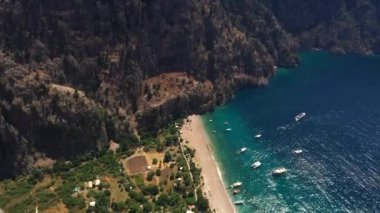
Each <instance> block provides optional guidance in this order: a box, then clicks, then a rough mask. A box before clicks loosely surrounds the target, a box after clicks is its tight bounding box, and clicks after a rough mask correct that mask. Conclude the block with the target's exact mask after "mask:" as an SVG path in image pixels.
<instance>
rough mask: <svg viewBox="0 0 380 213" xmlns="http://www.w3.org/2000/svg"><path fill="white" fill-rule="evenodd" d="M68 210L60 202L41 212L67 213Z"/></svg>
mask: <svg viewBox="0 0 380 213" xmlns="http://www.w3.org/2000/svg"><path fill="white" fill-rule="evenodd" d="M68 212H69V210H68V209H67V208H66V206H65V204H63V203H62V202H60V203H58V204H57V205H55V206H52V207H50V208H48V209H46V210H44V211H43V213H68Z"/></svg>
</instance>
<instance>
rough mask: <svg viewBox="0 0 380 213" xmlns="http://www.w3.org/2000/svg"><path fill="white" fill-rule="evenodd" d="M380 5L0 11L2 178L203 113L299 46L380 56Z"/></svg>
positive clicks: (168, 4)
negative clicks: (45, 162) (45, 161)
mask: <svg viewBox="0 0 380 213" xmlns="http://www.w3.org/2000/svg"><path fill="white" fill-rule="evenodd" d="M379 8H380V5H379V2H378V1H376V0H372V1H371V0H336V1H333V2H331V1H327V0H307V1H305V0H271V1H264V0H216V1H215V0H213V1H211V0H202V1H201V0H181V1H170V0H169V1H168V0H155V1H153V0H128V1H122V0H112V1H102V0H99V1H92V0H88V1H77V0H67V1H57V0H50V1H44V0H12V1H1V2H0V52H1V54H0V178H2V177H7V176H13V175H17V174H20V173H23V172H28V171H29V170H30V169H31V168H32V167H33V165H35V162H36V161H37V160H39V159H45V158H53V159H58V158H64V159H70V158H73V157H75V156H78V155H80V154H84V153H89V152H96V151H97V150H100V149H103V148H104V147H106V146H107V144H108V140H109V139H113V140H116V141H118V140H120V139H122V138H123V139H125V138H128V137H130V136H131V135H133V134H137V133H138V131H141V130H144V131H152V130H155V129H157V128H159V127H160V126H162V125H165V124H167V123H168V122H169V121H170V120H173V119H175V118H179V117H181V116H184V115H186V114H190V113H203V112H206V111H209V110H211V109H213V108H214V107H215V106H216V105H218V104H222V103H224V102H225V101H227V100H228V99H229V98H231V97H232V96H233V93H234V91H235V90H237V89H239V88H241V87H246V86H262V85H265V84H266V83H267V81H268V79H269V78H270V77H271V76H272V75H273V74H274V73H275V66H292V65H294V64H296V63H298V60H297V58H296V56H295V52H296V51H297V50H299V49H304V50H310V49H312V48H323V49H326V50H330V51H334V52H358V53H370V52H379V50H380V49H379V48H380V43H379V42H380V37H379V35H380V33H379V29H380V15H379V14H380V11H379Z"/></svg>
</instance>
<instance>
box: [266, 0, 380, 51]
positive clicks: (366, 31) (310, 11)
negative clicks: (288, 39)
mask: <svg viewBox="0 0 380 213" xmlns="http://www.w3.org/2000/svg"><path fill="white" fill-rule="evenodd" d="M263 2H264V3H265V4H267V6H268V7H269V8H270V9H271V10H272V11H273V13H274V15H275V16H276V18H277V20H278V21H279V23H280V24H281V25H282V26H283V29H285V30H286V31H287V32H290V33H291V34H293V36H294V37H295V38H296V39H297V40H298V42H299V44H300V48H301V49H303V50H310V49H311V48H320V49H325V50H328V51H331V52H334V53H345V52H350V53H360V54H368V53H377V54H378V53H379V52H380V48H379V47H380V46H379V42H380V15H379V14H380V5H379V1H377V0H337V1H329V0H319V1H303V0H271V1H263Z"/></svg>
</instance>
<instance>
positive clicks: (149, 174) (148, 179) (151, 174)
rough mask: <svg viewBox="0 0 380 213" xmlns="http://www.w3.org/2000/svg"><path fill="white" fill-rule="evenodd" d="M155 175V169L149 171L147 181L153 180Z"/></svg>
mask: <svg viewBox="0 0 380 213" xmlns="http://www.w3.org/2000/svg"><path fill="white" fill-rule="evenodd" d="M153 177H154V173H153V171H149V172H148V175H147V176H146V180H147V181H152V180H153Z"/></svg>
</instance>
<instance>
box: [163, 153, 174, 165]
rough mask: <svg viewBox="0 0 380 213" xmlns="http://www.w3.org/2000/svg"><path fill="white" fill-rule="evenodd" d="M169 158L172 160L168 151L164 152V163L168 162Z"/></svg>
mask: <svg viewBox="0 0 380 213" xmlns="http://www.w3.org/2000/svg"><path fill="white" fill-rule="evenodd" d="M171 160H172V155H171V154H170V152H165V156H164V163H168V162H170V161H171Z"/></svg>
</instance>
